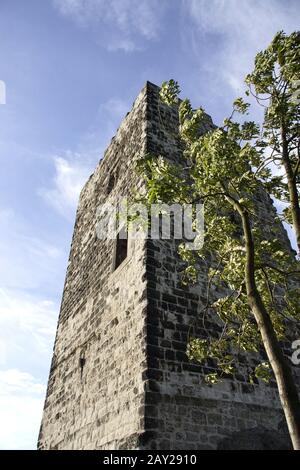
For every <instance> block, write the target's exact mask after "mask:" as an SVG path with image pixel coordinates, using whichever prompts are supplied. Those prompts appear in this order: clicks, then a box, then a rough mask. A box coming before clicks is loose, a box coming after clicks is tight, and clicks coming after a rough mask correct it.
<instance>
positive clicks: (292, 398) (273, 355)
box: [234, 203, 300, 450]
mask: <svg viewBox="0 0 300 470" xmlns="http://www.w3.org/2000/svg"><path fill="white" fill-rule="evenodd" d="M234 205H235V208H236V209H237V210H238V212H239V214H240V216H241V218H242V224H243V231H244V237H245V242H246V265H245V282H246V289H247V297H248V303H249V306H250V308H251V310H252V312H253V315H254V317H255V320H256V322H257V325H258V329H259V331H260V333H261V336H262V341H263V345H264V348H265V350H266V353H267V356H268V359H269V361H270V364H271V367H272V369H273V372H274V376H275V379H276V382H277V387H278V392H279V397H280V401H281V405H282V408H283V411H284V414H285V418H286V422H287V425H288V429H289V434H290V437H291V441H292V444H293V448H294V449H295V450H300V401H299V397H298V393H297V388H296V385H295V383H294V380H293V376H292V373H291V370H290V368H289V365H288V364H287V362H286V360H285V358H284V355H283V353H282V350H281V348H280V346H279V343H278V340H277V337H276V333H275V331H274V328H273V324H272V321H271V319H270V316H269V314H268V312H267V310H266V308H265V306H264V304H263V301H262V298H261V296H260V293H259V291H258V290H257V287H256V281H255V268H254V242H253V237H252V231H251V225H250V220H249V215H248V213H247V211H245V210H244V209H243V208H242V207H241V206H240V205H239V204H238V203H237V204H234Z"/></svg>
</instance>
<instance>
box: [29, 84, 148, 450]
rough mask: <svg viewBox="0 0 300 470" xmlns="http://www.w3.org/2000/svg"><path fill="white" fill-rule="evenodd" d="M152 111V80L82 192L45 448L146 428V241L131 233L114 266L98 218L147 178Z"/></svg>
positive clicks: (87, 444) (124, 441)
mask: <svg viewBox="0 0 300 470" xmlns="http://www.w3.org/2000/svg"><path fill="white" fill-rule="evenodd" d="M145 111H146V88H144V89H143V90H142V92H141V93H140V95H139V96H138V98H137V99H136V101H135V103H134V106H133V109H132V111H131V112H130V113H129V114H128V115H127V116H126V118H125V119H124V121H123V122H122V125H121V126H120V128H119V130H118V132H117V134H116V136H115V137H114V138H113V139H112V142H111V144H110V146H109V148H108V149H107V151H106V153H105V156H104V159H103V160H101V161H100V163H99V165H98V167H97V169H96V170H95V172H94V173H93V174H92V176H91V177H90V179H89V180H88V182H87V183H86V185H85V187H84V188H83V190H82V192H81V195H80V201H79V207H78V211H77V216H76V223H75V228H74V235H73V240H72V246H71V252H70V258H69V264H68V270H67V275H66V281H65V286H64V294H63V300H62V305H61V312H60V316H59V322H58V329H57V334H56V340H55V346H54V355H53V360H52V364H51V370H50V376H49V383H48V390H47V397H46V401H45V408H44V415H43V421H42V425H41V431H40V436H39V443H38V447H39V448H40V449H95V448H115V447H121V446H122V445H124V446H125V447H126V446H128V445H129V446H130V445H132V444H131V443H132V442H135V436H136V435H138V434H139V433H140V432H141V431H142V430H143V428H144V423H143V417H141V414H140V408H141V407H142V406H143V404H144V389H143V387H144V385H143V378H142V373H143V370H144V368H145V367H146V362H145V361H146V356H145V334H144V321H145V320H144V319H145V309H146V295H145V292H146V280H145V271H146V264H145V262H144V253H145V250H144V245H145V243H144V241H132V240H131V241H130V242H129V254H128V257H127V259H126V260H125V261H124V263H123V264H121V265H120V266H119V268H117V270H116V271H114V272H113V268H112V267H113V256H114V249H115V241H114V240H99V239H97V236H96V228H95V223H96V209H97V207H98V205H99V204H100V203H103V202H115V201H116V199H117V197H118V195H123V196H126V195H128V194H129V193H130V191H131V188H132V186H136V187H137V186H138V185H139V181H135V179H134V178H135V176H134V175H135V173H134V171H133V162H134V160H135V159H136V158H137V157H138V156H139V155H140V154H141V153H144V152H145V145H146V130H145V119H144V115H145ZM113 180H115V184H114V187H112V186H113ZM128 443H129V444H128Z"/></svg>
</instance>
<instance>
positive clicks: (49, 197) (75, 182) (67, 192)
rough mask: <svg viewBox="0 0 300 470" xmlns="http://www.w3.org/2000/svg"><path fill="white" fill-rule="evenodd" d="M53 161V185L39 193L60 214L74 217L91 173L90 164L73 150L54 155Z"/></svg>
mask: <svg viewBox="0 0 300 470" xmlns="http://www.w3.org/2000/svg"><path fill="white" fill-rule="evenodd" d="M53 161H54V166H55V176H54V179H53V186H52V188H49V189H46V188H41V189H40V190H39V194H40V195H41V196H42V197H43V198H44V199H45V200H46V202H47V203H48V204H50V205H51V206H52V207H54V208H55V209H56V210H57V211H58V212H59V213H60V214H62V215H63V216H65V217H66V218H68V219H73V218H74V212H75V209H76V206H77V202H78V197H79V194H80V191H81V189H82V187H83V184H84V183H85V181H86V180H87V178H88V176H89V174H90V166H89V165H88V162H87V161H86V162H85V161H84V159H83V156H81V155H79V154H76V153H72V152H67V153H66V157H61V156H54V157H53Z"/></svg>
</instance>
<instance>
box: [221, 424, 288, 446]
mask: <svg viewBox="0 0 300 470" xmlns="http://www.w3.org/2000/svg"><path fill="white" fill-rule="evenodd" d="M217 449H218V450H292V444H291V440H290V437H289V435H288V433H287V430H286V429H284V426H283V425H281V426H279V429H278V430H275V429H274V430H269V429H266V428H264V427H257V428H253V429H245V430H243V431H239V432H235V433H233V434H231V435H230V436H228V437H225V438H224V439H222V440H221V441H220V442H219V444H218V447H217Z"/></svg>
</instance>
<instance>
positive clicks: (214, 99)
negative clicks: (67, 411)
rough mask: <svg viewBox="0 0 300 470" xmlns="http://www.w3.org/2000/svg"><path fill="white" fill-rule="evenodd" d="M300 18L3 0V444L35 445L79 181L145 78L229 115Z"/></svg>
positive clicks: (126, 2)
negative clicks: (257, 60) (256, 69)
mask: <svg viewBox="0 0 300 470" xmlns="http://www.w3.org/2000/svg"><path fill="white" fill-rule="evenodd" d="M299 20H300V9H299V2H298V0H251V1H250V0H247V1H246V0H239V1H236V0H42V1H41V0H26V1H24V0H0V57H1V62H0V64H1V66H0V80H2V81H4V82H5V84H6V100H7V101H6V104H5V105H0V122H1V125H0V162H1V172H0V229H1V230H0V423H1V424H0V448H2V449H4V448H9V449H26V448H27V449H28V448H35V445H36V439H37V434H38V428H39V424H40V419H41V412H42V406H43V400H44V394H45V384H46V382H47V375H48V371H49V366H50V359H51V351H52V346H53V341H54V334H55V327H56V321H57V316H58V312H59V305H60V298H61V294H62V288H63V283H64V276H65V270H66V264H67V258H68V253H69V246H70V241H71V235H72V230H73V224H74V216H75V209H76V204H77V199H78V194H79V191H80V189H81V187H82V185H83V183H84V181H85V180H86V179H87V177H88V176H89V174H90V173H91V172H92V171H93V169H94V167H95V166H96V164H97V162H98V160H99V159H100V158H101V156H102V154H103V150H104V149H105V147H106V146H107V144H108V143H109V141H110V138H111V137H112V136H113V135H114V133H115V131H116V129H117V127H118V125H119V123H120V121H121V119H122V118H123V117H124V115H125V114H126V112H127V111H129V110H130V108H131V105H132V103H133V101H134V99H135V97H136V96H137V94H138V92H139V91H140V89H141V88H142V87H143V85H144V83H145V82H146V80H150V81H152V82H154V83H156V84H160V83H161V82H162V81H163V80H167V79H169V78H175V79H176V80H178V81H179V82H180V84H181V87H182V91H183V95H184V96H189V97H190V98H191V99H192V102H193V104H194V105H195V106H198V105H201V106H203V107H204V108H205V109H206V111H207V112H208V113H209V114H211V116H212V117H213V119H214V121H215V122H216V123H219V122H221V120H222V119H223V117H224V116H227V115H228V114H229V113H230V105H231V102H232V100H233V99H234V98H235V97H236V96H239V95H241V93H242V90H243V88H244V87H243V77H244V76H245V74H246V73H247V72H249V71H250V70H251V67H252V63H253V57H254V55H255V54H256V52H258V51H259V50H260V49H262V48H264V47H265V46H267V45H268V43H269V42H270V40H271V39H272V36H273V35H274V33H275V32H276V31H278V30H280V29H283V30H285V31H286V32H291V31H293V30H296V29H298V27H299ZM253 116H254V117H255V118H257V119H259V117H260V113H259V111H255V112H254V114H253Z"/></svg>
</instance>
